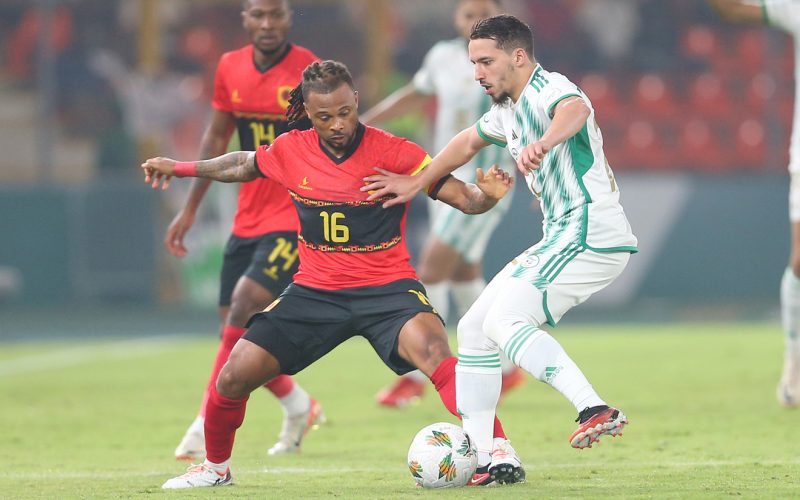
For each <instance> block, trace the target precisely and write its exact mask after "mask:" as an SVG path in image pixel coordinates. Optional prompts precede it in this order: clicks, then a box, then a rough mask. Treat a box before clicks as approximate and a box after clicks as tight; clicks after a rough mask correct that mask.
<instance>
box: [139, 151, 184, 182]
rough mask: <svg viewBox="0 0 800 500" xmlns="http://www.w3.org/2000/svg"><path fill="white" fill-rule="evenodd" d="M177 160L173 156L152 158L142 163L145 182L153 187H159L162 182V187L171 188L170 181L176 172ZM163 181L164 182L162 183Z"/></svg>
mask: <svg viewBox="0 0 800 500" xmlns="http://www.w3.org/2000/svg"><path fill="white" fill-rule="evenodd" d="M176 163H177V162H176V161H175V160H173V159H172V158H164V157H161V156H159V157H158V158H150V159H149V160H147V161H146V162H144V163H142V170H144V182H145V184H150V186H152V188H153V189H158V185H159V184H161V189H162V190H166V189H167V188H169V181H170V179H172V175H173V174H174V172H175V164H176ZM162 182H163V184H162Z"/></svg>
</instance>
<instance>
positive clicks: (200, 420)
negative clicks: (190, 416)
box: [186, 415, 206, 434]
mask: <svg viewBox="0 0 800 500" xmlns="http://www.w3.org/2000/svg"><path fill="white" fill-rule="evenodd" d="M205 422H206V419H205V417H201V416H200V415H198V416H197V417H195V419H194V422H192V425H190V426H189V429H188V430H187V431H186V432H189V433H192V434H203V427H204V425H205Z"/></svg>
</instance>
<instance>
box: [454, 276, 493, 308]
mask: <svg viewBox="0 0 800 500" xmlns="http://www.w3.org/2000/svg"><path fill="white" fill-rule="evenodd" d="M484 288H486V280H484V279H483V278H475V279H474V280H470V281H452V282H451V283H450V291H451V293H452V294H453V303H454V304H455V306H456V314H458V317H459V318H460V317H462V316H464V314H465V313H466V312H467V310H468V309H469V308H470V307H472V304H473V303H474V302H475V300H476V299H477V298H478V296H479V295H480V294H481V292H483V289H484Z"/></svg>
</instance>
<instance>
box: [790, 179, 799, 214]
mask: <svg viewBox="0 0 800 500" xmlns="http://www.w3.org/2000/svg"><path fill="white" fill-rule="evenodd" d="M789 175H791V182H790V184H789V220H790V221H792V222H800V172H792V171H789Z"/></svg>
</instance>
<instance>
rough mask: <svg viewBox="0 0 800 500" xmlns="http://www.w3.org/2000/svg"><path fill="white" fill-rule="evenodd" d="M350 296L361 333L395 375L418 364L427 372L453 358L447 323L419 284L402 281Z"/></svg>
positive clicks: (412, 368)
mask: <svg viewBox="0 0 800 500" xmlns="http://www.w3.org/2000/svg"><path fill="white" fill-rule="evenodd" d="M350 294H351V295H350V300H351V303H352V308H353V314H354V317H355V321H354V324H355V327H356V330H357V332H358V333H359V334H360V335H362V336H363V337H364V338H366V339H367V340H368V341H369V343H370V344H371V345H372V347H373V349H375V352H376V353H377V354H378V356H380V358H381V359H382V360H383V362H384V363H385V364H386V366H388V367H389V368H390V369H391V370H393V371H394V372H395V373H398V374H403V373H407V372H409V371H412V370H414V369H415V368H417V363H421V364H423V365H425V366H419V368H420V369H423V371H425V370H428V369H429V367H428V366H427V364H428V363H435V362H436V360H437V359H439V357H441V356H445V357H446V356H447V355H449V346H448V343H447V334H446V332H445V329H444V323H443V322H442V319H441V318H440V317H439V315H438V314H437V313H436V310H435V309H434V307H433V305H431V303H430V301H429V300H428V298H427V296H426V295H425V288H424V287H423V286H422V284H421V283H420V282H419V281H417V280H413V279H401V280H397V281H394V282H392V283H389V284H386V285H381V286H375V287H365V288H361V289H357V290H351V291H350ZM442 353H445V354H442ZM431 359H432V360H433V361H427V360H431Z"/></svg>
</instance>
